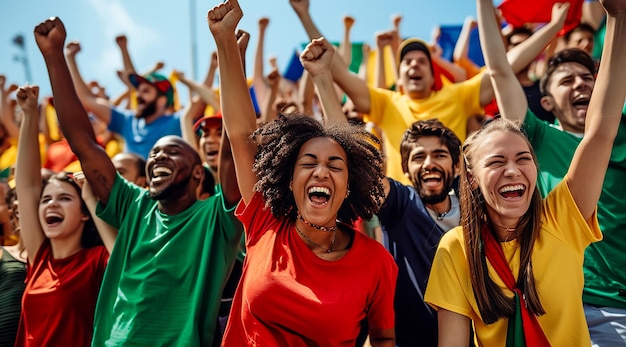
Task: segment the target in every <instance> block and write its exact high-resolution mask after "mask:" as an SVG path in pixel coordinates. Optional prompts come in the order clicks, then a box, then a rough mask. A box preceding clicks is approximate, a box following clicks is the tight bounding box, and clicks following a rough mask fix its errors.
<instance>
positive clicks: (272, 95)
mask: <svg viewBox="0 0 626 347" xmlns="http://www.w3.org/2000/svg"><path fill="white" fill-rule="evenodd" d="M266 79H267V84H268V85H269V91H268V92H267V93H265V99H263V109H262V110H261V122H263V123H265V122H269V121H272V120H274V119H276V117H278V110H276V107H275V106H274V104H275V103H276V98H277V97H278V87H279V84H280V79H281V76H280V72H278V69H277V68H272V71H270V73H269V74H268V75H267V78H266Z"/></svg>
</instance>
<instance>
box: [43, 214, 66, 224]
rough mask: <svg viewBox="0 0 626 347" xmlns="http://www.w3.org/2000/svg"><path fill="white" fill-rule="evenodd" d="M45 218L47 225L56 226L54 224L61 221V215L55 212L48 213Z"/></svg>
mask: <svg viewBox="0 0 626 347" xmlns="http://www.w3.org/2000/svg"><path fill="white" fill-rule="evenodd" d="M45 219H46V224H48V226H56V225H59V224H61V222H63V217H62V216H61V215H58V214H56V213H51V214H48V215H47V216H46V218H45Z"/></svg>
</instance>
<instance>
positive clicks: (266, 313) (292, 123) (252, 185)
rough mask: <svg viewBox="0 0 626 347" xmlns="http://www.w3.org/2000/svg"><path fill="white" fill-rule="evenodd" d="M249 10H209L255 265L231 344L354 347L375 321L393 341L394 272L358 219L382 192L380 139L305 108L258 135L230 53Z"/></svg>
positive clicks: (244, 283) (238, 299)
mask: <svg viewBox="0 0 626 347" xmlns="http://www.w3.org/2000/svg"><path fill="white" fill-rule="evenodd" d="M242 15H243V13H242V11H241V8H240V7H239V4H238V3H237V1H227V2H226V3H224V4H221V5H219V6H217V7H215V8H213V9H212V10H211V11H209V14H208V19H209V27H210V29H211V32H212V33H213V36H214V38H215V40H216V43H217V46H218V59H219V61H220V64H219V69H220V76H221V78H220V90H221V93H220V96H221V98H222V103H221V105H222V114H223V117H224V118H223V120H224V125H225V127H226V132H227V133H228V136H229V137H230V140H231V147H232V151H233V158H234V160H235V165H236V168H237V181H238V184H239V190H240V191H241V195H242V197H243V201H241V202H240V204H239V206H238V207H237V210H236V214H237V216H238V217H239V219H240V220H241V221H242V223H243V224H244V226H245V227H246V228H245V230H246V266H245V267H244V271H243V275H242V277H241V281H240V284H239V287H238V288H237V292H236V293H235V297H234V301H233V306H232V309H231V315H230V318H229V320H228V326H227V328H226V332H225V336H224V340H223V345H225V346H244V345H252V344H259V345H269V346H302V345H319V346H337V345H341V346H354V345H355V343H356V341H357V337H358V336H359V333H360V332H361V322H363V321H364V320H367V323H368V324H369V333H370V338H371V341H372V345H373V346H395V344H394V314H393V296H394V290H395V282H396V276H397V267H396V265H395V263H394V261H393V259H392V258H391V256H390V254H389V253H388V252H387V251H386V250H385V249H384V248H383V247H382V246H381V245H380V244H379V243H378V242H376V241H375V240H373V239H370V238H368V237H367V236H365V235H363V234H361V233H359V232H358V231H356V230H355V229H353V228H352V226H351V224H352V222H354V221H355V220H356V219H357V218H359V217H363V218H371V217H372V214H373V213H374V212H375V211H376V210H377V209H378V207H379V202H380V201H381V200H382V198H383V197H384V190H383V185H382V179H383V172H382V167H383V165H382V164H383V161H382V156H381V154H380V152H379V151H378V150H377V149H376V147H374V145H373V144H372V142H370V141H375V140H374V139H373V136H372V135H371V134H369V133H367V132H366V131H365V130H364V129H363V128H361V127H356V126H351V125H348V124H335V123H332V122H328V123H321V122H319V121H318V120H316V119H314V118H313V117H310V116H307V115H301V114H290V115H288V116H284V115H282V116H279V117H278V119H276V120H274V121H272V122H270V123H267V124H266V125H264V126H262V127H261V128H259V129H258V130H257V129H256V116H255V113H254V109H253V107H252V102H251V100H250V99H249V98H244V99H242V98H241V97H235V96H238V95H247V86H246V80H245V78H244V75H243V71H242V68H241V65H240V63H239V60H238V59H233V57H238V54H239V50H238V48H237V42H236V37H235V27H236V26H237V24H238V23H239V20H240V19H241V17H242ZM338 112H339V114H341V111H340V110H339V111H338ZM251 139H252V141H251ZM357 283H358V285H355V284H357ZM294 312H297V313H298V314H297V316H296V315H294V314H293V313H294ZM320 332H323V333H320Z"/></svg>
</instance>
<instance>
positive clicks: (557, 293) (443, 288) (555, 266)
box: [424, 180, 602, 346]
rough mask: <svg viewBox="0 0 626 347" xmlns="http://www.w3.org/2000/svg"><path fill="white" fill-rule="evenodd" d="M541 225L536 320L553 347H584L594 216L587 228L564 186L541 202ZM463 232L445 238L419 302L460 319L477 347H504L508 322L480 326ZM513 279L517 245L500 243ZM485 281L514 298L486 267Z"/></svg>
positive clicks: (536, 261)
mask: <svg viewBox="0 0 626 347" xmlns="http://www.w3.org/2000/svg"><path fill="white" fill-rule="evenodd" d="M541 220H542V222H543V225H542V228H541V231H540V234H539V237H538V239H537V241H536V243H535V246H534V248H533V254H532V265H533V271H534V274H535V280H536V284H537V291H538V293H539V298H540V301H541V304H542V305H543V308H544V309H545V311H546V314H544V315H542V316H539V317H537V319H538V321H539V324H540V325H541V327H542V329H543V332H544V333H545V335H546V337H547V338H548V340H549V341H550V344H551V345H552V346H589V345H590V344H591V342H590V338H589V330H588V328H587V321H586V320H585V313H584V310H583V303H582V291H583V284H584V278H583V269H582V266H583V258H584V251H585V248H586V247H587V246H588V245H589V244H590V243H591V242H596V241H600V240H601V239H602V233H601V232H600V227H599V226H598V220H597V218H596V214H595V213H594V215H593V217H592V219H591V223H590V224H588V223H587V222H586V221H585V220H584V218H583V217H582V215H581V214H580V211H579V210H578V207H577V206H576V203H575V202H574V199H573V198H572V195H571V193H570V191H569V188H568V187H567V183H566V182H565V180H563V181H562V182H561V183H559V184H558V185H557V186H556V187H555V188H554V190H553V191H552V192H551V193H550V194H549V195H548V196H547V197H546V198H545V199H544V201H543V215H542V218H541ZM464 242H465V241H464V237H463V229H462V227H456V228H454V229H452V230H450V231H448V232H447V233H446V234H444V236H443V238H442V239H441V242H440V244H439V247H438V249H437V253H436V255H435V259H434V262H433V265H432V269H431V272H430V278H429V280H428V286H427V288H426V295H425V298H424V301H426V302H427V303H429V304H430V305H432V306H433V307H435V308H444V309H446V310H449V311H452V312H455V313H458V314H461V315H464V316H467V317H469V318H470V319H472V321H473V322H474V330H475V332H476V341H477V345H478V346H504V345H505V343H506V330H507V324H508V319H506V318H502V319H500V320H498V321H497V322H495V323H493V324H490V325H488V326H487V325H485V324H484V323H483V322H482V319H481V318H480V312H479V310H478V305H477V304H476V299H475V297H474V292H473V290H472V285H471V281H470V276H469V266H468V262H467V256H466V252H465V243H464ZM500 245H501V246H502V249H503V251H504V256H505V258H506V259H507V262H508V263H509V267H510V268H511V271H512V273H513V275H514V276H515V279H516V280H517V275H518V273H519V262H520V255H519V252H520V249H519V245H518V243H517V240H513V241H509V242H501V243H500ZM488 269H489V276H490V277H491V278H492V279H493V280H494V282H495V283H496V284H497V285H498V286H499V287H500V289H501V290H502V291H503V292H504V293H506V294H507V295H508V296H509V297H513V292H511V291H510V290H508V289H507V288H506V286H505V285H504V283H503V282H502V280H501V279H500V278H499V277H498V275H497V274H496V272H495V270H494V269H493V267H492V266H491V264H489V263H488Z"/></svg>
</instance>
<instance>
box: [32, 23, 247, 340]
mask: <svg viewBox="0 0 626 347" xmlns="http://www.w3.org/2000/svg"><path fill="white" fill-rule="evenodd" d="M65 37H66V33H65V28H64V26H63V23H62V22H61V21H60V20H59V19H58V18H51V19H48V20H47V21H45V22H43V23H41V24H40V25H38V26H37V27H36V28H35V38H36V41H37V45H38V46H39V49H40V50H41V52H42V54H43V57H44V60H45V61H46V65H47V67H48V73H49V75H50V82H51V86H52V91H53V96H54V100H55V106H56V109H57V115H58V118H59V123H60V125H61V129H62V130H63V133H64V134H65V136H66V138H67V140H68V142H69V144H70V146H71V147H72V150H73V151H74V153H75V154H76V155H77V157H78V158H79V160H80V162H81V165H82V168H83V171H84V173H85V176H86V178H87V179H88V181H89V182H91V185H92V187H93V191H94V193H95V194H96V195H97V196H98V198H99V199H100V204H99V206H98V214H99V216H100V217H101V218H102V219H104V220H105V221H106V222H108V223H109V224H111V225H112V226H113V227H115V228H117V229H118V230H119V234H118V237H117V239H116V242H115V247H114V248H113V252H112V253H111V257H110V260H109V264H108V268H107V271H106V273H105V276H104V281H103V284H102V288H101V291H100V295H99V298H98V304H97V307H96V313H95V320H94V321H95V322H94V337H93V342H92V345H93V346H98V347H100V346H210V345H211V344H212V343H213V339H214V335H215V328H216V326H217V316H218V308H219V302H220V297H221V293H222V288H223V286H224V283H225V281H226V278H227V277H228V274H229V272H230V269H231V267H232V264H233V262H234V260H235V257H236V254H237V250H238V246H239V241H240V240H241V235H242V228H241V226H240V224H237V223H238V222H237V221H236V218H235V217H234V215H233V209H234V205H235V204H236V203H237V202H238V201H239V199H240V197H241V195H240V193H239V189H238V187H237V181H236V176H235V171H234V165H233V162H232V158H231V157H230V155H229V154H230V153H229V150H228V149H229V148H230V147H229V146H226V147H228V148H225V149H226V150H223V151H222V161H221V162H220V164H219V168H220V174H219V175H220V182H221V184H222V191H221V193H220V194H217V195H215V196H212V197H210V198H208V199H206V200H203V201H198V200H197V198H196V191H197V187H198V185H199V184H200V180H201V179H202V175H203V174H204V171H203V169H202V163H201V160H200V157H199V155H198V153H197V152H196V151H195V150H194V149H193V148H192V147H191V146H190V145H189V144H187V143H186V142H185V141H184V140H183V139H182V138H180V137H177V136H166V137H163V138H161V139H160V140H158V141H157V142H156V144H155V145H154V147H152V149H151V151H150V153H149V158H148V159H147V162H146V176H147V183H148V190H145V189H143V188H140V187H136V186H134V185H132V184H130V183H128V182H127V181H125V180H124V179H122V177H121V176H120V175H119V174H117V173H116V170H115V166H113V164H112V163H111V160H110V159H109V157H108V156H107V154H106V153H105V152H104V150H103V149H102V148H101V147H100V146H99V145H98V143H97V142H96V138H95V136H94V133H93V130H92V128H91V124H90V123H89V119H88V117H87V113H86V112H85V110H84V109H83V107H82V106H81V104H80V101H79V99H78V97H77V94H76V91H75V90H74V88H73V87H72V86H73V85H72V80H71V76H70V73H69V71H68V67H67V63H66V60H65V56H64V54H63V46H64V42H65Z"/></svg>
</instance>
